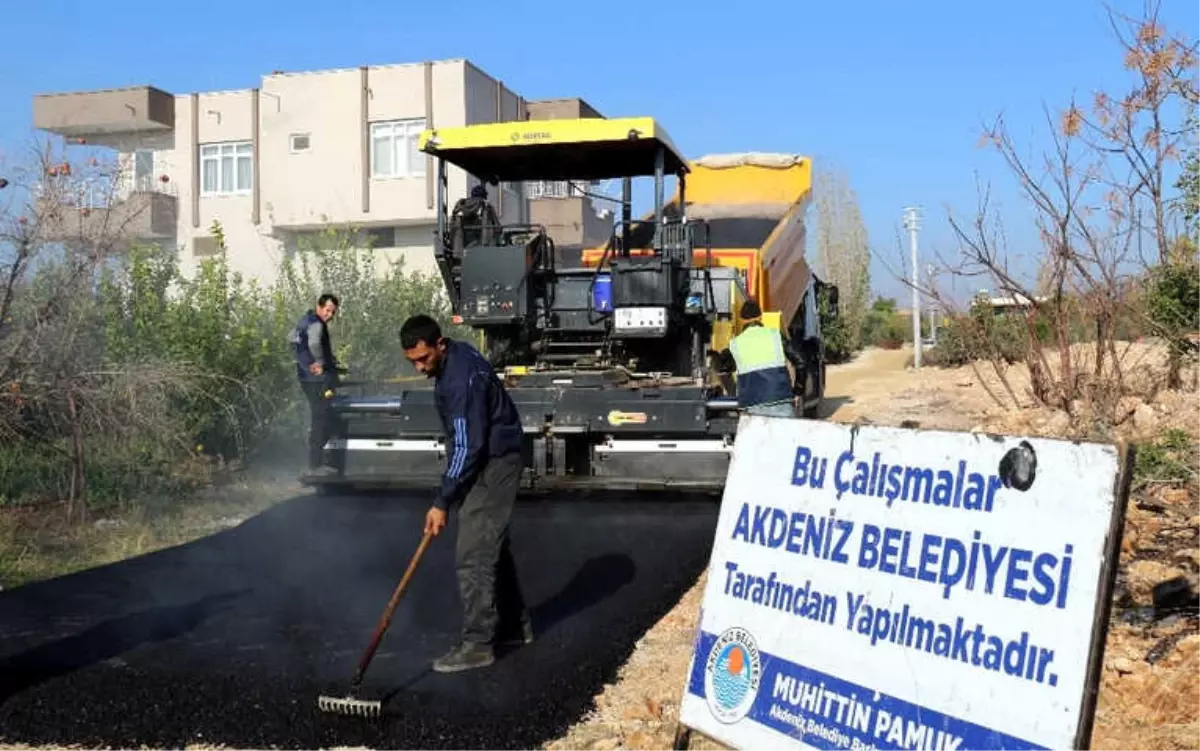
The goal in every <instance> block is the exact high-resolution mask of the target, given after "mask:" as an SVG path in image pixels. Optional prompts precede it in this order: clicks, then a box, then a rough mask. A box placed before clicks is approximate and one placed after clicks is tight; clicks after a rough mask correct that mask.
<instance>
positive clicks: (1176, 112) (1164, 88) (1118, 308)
mask: <svg viewBox="0 0 1200 751" xmlns="http://www.w3.org/2000/svg"><path fill="white" fill-rule="evenodd" d="M1112 17H1113V18H1114V19H1115V16H1112ZM1122 19H1123V22H1124V23H1125V24H1126V27H1127V28H1128V33H1124V34H1123V33H1122V32H1121V30H1120V29H1118V30H1117V36H1118V38H1119V39H1120V41H1121V46H1122V48H1123V50H1124V53H1125V56H1124V59H1125V67H1126V68H1127V69H1128V70H1130V71H1132V72H1133V74H1134V75H1133V81H1132V83H1131V85H1130V90H1129V91H1128V92H1126V93H1124V94H1122V95H1120V96H1112V95H1109V94H1107V93H1098V94H1097V95H1096V96H1095V97H1094V106H1093V107H1092V109H1091V112H1090V113H1088V112H1086V111H1085V109H1084V108H1083V107H1080V106H1079V105H1078V104H1077V103H1075V102H1071V103H1070V104H1069V106H1067V107H1066V108H1065V109H1064V110H1063V111H1061V112H1060V113H1058V114H1057V115H1055V114H1052V113H1051V112H1050V111H1048V110H1047V112H1046V121H1047V125H1048V131H1049V133H1050V135H1051V139H1050V147H1049V148H1048V149H1047V151H1046V152H1045V153H1043V154H1042V155H1041V156H1040V158H1038V159H1029V158H1026V157H1023V156H1022V155H1021V153H1020V150H1019V147H1018V146H1017V144H1016V143H1015V141H1014V139H1013V138H1012V136H1011V134H1010V132H1009V130H1008V128H1007V127H1006V124H1005V122H1004V119H1003V118H1002V117H998V118H996V120H995V121H994V122H993V123H991V124H989V125H987V126H986V127H985V132H984V143H985V144H987V145H989V146H991V147H992V148H993V149H994V150H995V151H996V153H998V154H999V155H1000V157H1001V159H1002V161H1003V163H1004V165H1005V166H1006V167H1007V170H1008V172H1009V174H1011V175H1012V177H1013V178H1014V179H1015V181H1016V184H1017V186H1018V187H1019V188H1020V191H1021V193H1022V195H1023V197H1024V198H1025V200H1026V202H1027V203H1028V204H1029V206H1030V207H1032V209H1033V210H1034V215H1035V217H1036V219H1035V221H1036V225H1037V228H1038V230H1039V234H1040V238H1041V256H1040V258H1039V263H1038V270H1037V275H1036V279H1035V280H1028V279H1026V278H1025V277H1024V275H1022V274H1018V273H1016V272H1015V271H1014V270H1013V266H1012V265H1011V258H1010V255H1009V253H1008V249H1007V247H1006V245H1005V242H1004V233H1003V227H1002V226H1001V225H1000V223H999V221H998V219H997V218H996V217H995V216H994V215H993V213H992V211H991V208H990V207H989V205H988V199H987V190H986V189H985V190H984V191H983V192H982V194H983V198H982V200H981V201H980V206H979V209H978V212H977V214H976V216H975V218H974V219H973V220H972V221H969V222H965V223H964V222H963V221H961V220H959V219H958V218H957V217H955V216H954V214H953V212H951V214H950V223H951V226H952V228H953V230H954V233H955V235H956V238H957V240H958V245H959V252H960V257H959V259H957V260H956V261H953V262H950V263H948V264H947V266H948V270H949V271H950V272H951V274H952V275H956V276H959V277H984V278H987V279H989V280H990V286H991V287H992V288H993V289H996V290H997V291H998V292H999V294H1001V295H1004V296H1007V297H1009V298H1011V299H1013V300H1015V301H1018V302H1023V303H1024V304H1025V306H1026V312H1025V313H1024V315H1022V316H1021V317H1020V321H1021V324H1022V328H1023V334H1022V336H1021V342H1020V347H1019V350H1020V357H1021V359H1022V360H1023V361H1024V364H1025V365H1026V366H1027V367H1028V369H1029V378H1030V392H1031V393H1030V396H1031V397H1032V398H1033V399H1035V400H1036V401H1037V402H1040V403H1042V404H1046V405H1049V406H1053V407H1056V408H1061V409H1064V410H1067V411H1068V412H1072V413H1075V412H1077V411H1078V409H1079V408H1080V406H1081V405H1086V406H1087V407H1088V408H1089V410H1090V411H1091V412H1092V413H1093V414H1096V415H1102V416H1104V417H1105V418H1106V419H1110V420H1111V421H1113V422H1118V421H1120V420H1121V419H1122V418H1123V415H1122V414H1120V411H1121V408H1120V405H1121V404H1122V403H1123V401H1122V397H1124V396H1128V395H1130V394H1131V393H1132V391H1133V389H1132V387H1131V384H1130V382H1129V378H1128V376H1129V372H1127V365H1126V364H1125V362H1124V352H1122V351H1121V350H1123V349H1124V350H1127V349H1128V344H1125V345H1122V344H1120V343H1119V341H1118V338H1119V337H1118V330H1117V329H1118V323H1119V322H1120V321H1126V322H1129V321H1133V322H1136V323H1137V324H1138V325H1139V326H1141V327H1143V328H1145V329H1148V330H1150V331H1152V332H1153V331H1155V329H1156V326H1155V322H1154V320H1153V319H1152V317H1150V316H1147V315H1146V314H1145V313H1144V311H1143V309H1142V308H1141V307H1140V297H1139V294H1138V293H1139V286H1141V285H1142V284H1144V279H1145V277H1146V272H1147V268H1148V267H1151V266H1153V265H1154V264H1162V263H1166V262H1168V260H1169V259H1170V257H1171V249H1172V248H1173V247H1174V246H1175V245H1176V240H1177V239H1178V238H1177V233H1176V231H1175V229H1174V225H1173V223H1172V221H1171V219H1170V213H1171V207H1172V205H1173V204H1174V202H1175V199H1174V197H1173V196H1172V195H1170V194H1169V192H1168V191H1169V189H1170V187H1171V186H1170V185H1168V182H1167V180H1166V175H1167V172H1168V170H1169V167H1170V166H1171V165H1172V163H1174V162H1178V161H1179V160H1180V157H1181V148H1180V144H1181V142H1182V139H1183V137H1184V133H1185V132H1186V131H1185V125H1184V122H1185V120H1186V117H1187V111H1188V109H1189V108H1190V107H1192V106H1194V103H1195V102H1196V101H1197V98H1196V86H1195V81H1194V78H1193V77H1192V73H1191V69H1192V67H1193V66H1194V64H1195V60H1196V56H1195V44H1194V43H1191V42H1184V41H1181V40H1180V39H1178V38H1174V37H1171V36H1169V35H1168V34H1167V32H1166V31H1165V30H1164V29H1163V28H1162V27H1161V25H1160V24H1159V22H1158V17H1157V6H1156V5H1154V4H1151V5H1148V6H1147V10H1146V15H1145V17H1144V18H1142V19H1130V18H1127V17H1122ZM1114 26H1117V23H1116V21H1115V20H1114ZM1143 215H1145V216H1147V217H1149V218H1150V221H1149V224H1150V225H1151V226H1150V227H1149V231H1150V233H1151V236H1152V243H1153V245H1154V246H1155V247H1156V249H1157V250H1158V253H1157V254H1156V258H1154V259H1153V260H1149V259H1146V258H1145V257H1144V256H1143V254H1141V253H1139V252H1138V251H1139V247H1140V240H1141V237H1142V233H1143V231H1144V230H1145V229H1146V227H1145V226H1144V225H1143V222H1142V217H1143ZM928 293H929V294H931V295H933V296H934V297H938V298H939V299H942V297H941V296H939V295H938V293H937V291H936V290H929V291H928ZM975 320H976V321H977V322H982V323H979V325H978V326H977V328H983V327H985V325H986V326H990V325H991V324H990V323H988V322H989V321H990V320H991V318H990V315H988V316H981V317H977V318H976V319H975ZM1159 328H1161V327H1159ZM992 333H994V332H992ZM980 334H981V336H980V339H982V340H986V339H987V335H990V333H989V332H984V331H981V332H980ZM984 343H985V344H988V343H987V342H986V341H985V342H984ZM979 356H981V357H986V358H989V359H993V361H995V360H996V359H998V358H997V356H996V352H995V350H994V349H992V348H990V347H989V346H984V347H982V348H981V351H980V353H979ZM997 373H998V374H1000V375H1003V373H1002V369H1001V368H1000V367H997ZM1002 381H1003V382H1004V385H1005V388H1006V389H1007V390H1008V391H1009V395H1010V397H1011V398H1013V400H1014V401H1015V400H1016V394H1015V393H1014V392H1013V391H1012V389H1011V388H1010V387H1009V385H1008V383H1007V381H1004V379H1003V378H1002Z"/></svg>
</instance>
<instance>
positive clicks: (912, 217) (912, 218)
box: [904, 206, 921, 370]
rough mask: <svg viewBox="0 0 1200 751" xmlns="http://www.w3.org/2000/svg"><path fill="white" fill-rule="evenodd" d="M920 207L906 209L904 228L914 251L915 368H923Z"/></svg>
mask: <svg viewBox="0 0 1200 751" xmlns="http://www.w3.org/2000/svg"><path fill="white" fill-rule="evenodd" d="M917 212H918V209H917V208H915V207H912V206H910V207H908V208H906V209H904V228H905V229H906V230H908V241H909V246H910V250H911V252H912V326H913V368H914V369H916V370H920V369H921V293H920V291H919V289H918V287H919V285H920V276H921V272H920V268H919V267H918V266H917V230H918V229H919V219H918V217H917Z"/></svg>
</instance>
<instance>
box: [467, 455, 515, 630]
mask: <svg viewBox="0 0 1200 751" xmlns="http://www.w3.org/2000/svg"><path fill="white" fill-rule="evenodd" d="M521 464H522V462H521V455H520V454H519V453H513V454H509V455H507V456H499V457H492V458H491V459H489V460H488V462H487V464H486V465H484V467H483V471H481V472H480V473H479V475H478V477H477V478H476V480H475V484H474V486H472V488H471V490H470V491H469V492H468V493H467V496H466V498H465V499H463V503H462V507H461V508H460V509H459V512H458V546H457V552H458V564H457V566H458V588H459V593H460V595H461V597H462V603H463V641H466V642H472V643H476V644H485V643H491V642H494V641H495V640H496V639H497V638H504V637H505V636H508V635H513V634H517V635H519V634H520V633H521V628H522V625H523V624H524V623H525V621H526V619H527V618H528V613H527V611H526V608H525V600H524V597H523V595H522V594H521V585H520V583H519V582H518V581H517V567H516V565H515V563H514V562H513V556H512V552H511V551H510V550H509V542H508V522H509V518H510V517H511V516H512V511H513V506H515V505H516V501H517V490H518V487H519V485H520V480H521Z"/></svg>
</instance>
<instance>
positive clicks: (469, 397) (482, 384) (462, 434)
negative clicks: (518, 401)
mask: <svg viewBox="0 0 1200 751" xmlns="http://www.w3.org/2000/svg"><path fill="white" fill-rule="evenodd" d="M433 395H434V402H435V403H436V405H437V410H438V414H439V415H440V416H441V418H442V426H443V428H444V429H445V431H446V444H447V446H448V448H449V451H448V456H447V459H446V471H445V472H444V473H443V474H442V484H441V488H440V489H439V490H438V495H437V498H436V499H435V500H434V503H433V505H434V506H437V507H438V508H440V509H446V508H447V507H448V506H450V505H455V504H458V503H461V502H462V500H463V498H465V497H466V495H467V491H469V490H470V489H471V485H472V484H473V483H474V481H475V478H476V476H477V475H478V474H479V471H480V470H481V469H482V468H483V466H484V465H485V464H486V463H487V460H488V459H489V458H490V457H494V456H504V455H506V454H511V453H518V452H520V451H521V435H522V431H521V417H520V415H519V414H517V406H516V405H515V404H513V400H512V397H510V396H509V395H508V391H506V390H505V388H504V384H503V383H501V382H500V379H499V378H498V377H497V376H496V371H495V370H493V369H492V364H491V363H490V362H488V361H487V358H485V357H484V356H483V355H482V354H480V353H479V350H477V349H475V348H474V347H472V346H471V345H470V344H467V343H466V342H458V341H454V340H449V341H448V342H447V344H446V355H445V359H444V360H443V362H442V373H441V375H439V376H438V377H437V378H436V379H435V382H434V390H433Z"/></svg>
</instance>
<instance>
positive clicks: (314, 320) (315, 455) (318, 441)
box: [292, 293, 341, 475]
mask: <svg viewBox="0 0 1200 751" xmlns="http://www.w3.org/2000/svg"><path fill="white" fill-rule="evenodd" d="M339 307H340V302H339V301H338V298H337V297H336V296H335V295H331V294H329V293H325V294H323V295H321V296H320V297H319V298H317V305H316V307H315V308H313V309H312V310H310V311H308V312H307V313H305V314H304V315H302V316H301V317H300V320H299V321H298V322H297V323H296V328H294V329H293V330H292V354H293V356H294V357H295V360H296V377H297V379H298V380H299V381H300V388H302V389H303V390H304V396H305V397H307V398H308V407H309V430H308V471H309V474H310V475H326V474H332V473H334V472H336V470H335V469H334V468H333V467H330V466H328V465H326V464H325V462H324V453H325V452H324V448H325V442H326V441H328V440H329V437H330V434H331V432H332V428H333V426H332V421H331V417H330V414H329V400H328V399H327V398H326V392H328V391H331V390H332V389H334V388H336V387H337V376H338V370H339V369H340V368H341V366H340V365H339V364H338V362H337V360H336V359H335V358H334V356H333V345H332V344H331V343H330V339H329V322H330V321H331V320H333V317H334V316H335V315H337V311H338V308H339Z"/></svg>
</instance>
